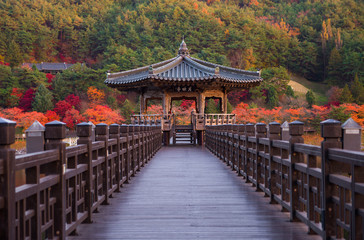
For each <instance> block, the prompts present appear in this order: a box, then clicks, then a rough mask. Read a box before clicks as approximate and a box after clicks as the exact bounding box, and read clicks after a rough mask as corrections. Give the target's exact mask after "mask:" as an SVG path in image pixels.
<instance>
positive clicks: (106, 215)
mask: <svg viewBox="0 0 364 240" xmlns="http://www.w3.org/2000/svg"><path fill="white" fill-rule="evenodd" d="M101 208H102V209H100V212H99V213H97V214H95V215H94V217H95V218H94V219H95V221H94V223H92V224H81V225H80V226H79V227H78V236H70V237H68V239H72V240H76V239H77V240H78V239H170V240H172V239H225V240H228V239H229V240H231V239H285V240H287V239H295V240H298V239H320V237H318V236H315V235H308V234H307V227H306V226H305V225H304V224H303V223H292V222H289V215H288V213H284V212H281V211H280V209H281V208H280V206H279V205H271V204H268V198H264V197H263V194H262V193H260V192H255V188H252V187H251V185H250V184H246V183H245V182H244V180H243V179H242V178H241V177H238V176H237V175H236V173H234V172H232V171H231V170H230V168H228V167H227V166H226V165H225V164H224V163H223V162H221V161H220V160H218V159H217V158H216V157H215V156H214V155H212V154H211V153H210V152H208V151H207V150H205V149H204V148H203V147H198V146H191V145H186V146H171V147H163V148H162V149H161V150H160V151H159V152H158V153H157V154H156V155H155V157H154V158H153V159H152V160H151V161H150V162H149V163H148V164H147V165H146V166H145V167H144V169H143V171H141V172H140V173H138V174H137V176H136V177H135V178H132V181H131V184H127V185H124V187H123V188H122V190H121V193H114V196H113V198H112V199H111V204H110V205H107V206H101Z"/></svg>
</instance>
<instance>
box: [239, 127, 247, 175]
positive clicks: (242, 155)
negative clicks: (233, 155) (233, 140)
mask: <svg viewBox="0 0 364 240" xmlns="http://www.w3.org/2000/svg"><path fill="white" fill-rule="evenodd" d="M244 144H245V125H244V124H240V125H238V156H237V161H238V174H239V176H244V174H243V173H242V171H244V169H243V166H244V159H245V146H244Z"/></svg>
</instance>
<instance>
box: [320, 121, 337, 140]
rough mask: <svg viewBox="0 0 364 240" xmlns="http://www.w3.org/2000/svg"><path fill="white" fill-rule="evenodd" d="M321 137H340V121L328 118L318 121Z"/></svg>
mask: <svg viewBox="0 0 364 240" xmlns="http://www.w3.org/2000/svg"><path fill="white" fill-rule="evenodd" d="M320 125H321V137H323V138H340V137H341V136H342V130H341V122H340V121H337V120H334V119H328V120H325V121H323V122H321V123H320Z"/></svg>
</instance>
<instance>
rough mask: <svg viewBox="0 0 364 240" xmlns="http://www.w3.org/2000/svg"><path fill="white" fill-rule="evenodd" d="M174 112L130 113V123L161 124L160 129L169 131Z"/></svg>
mask: <svg viewBox="0 0 364 240" xmlns="http://www.w3.org/2000/svg"><path fill="white" fill-rule="evenodd" d="M173 119H174V114H141V115H132V116H131V123H132V124H146V125H161V128H162V131H170V130H171V129H172V127H173Z"/></svg>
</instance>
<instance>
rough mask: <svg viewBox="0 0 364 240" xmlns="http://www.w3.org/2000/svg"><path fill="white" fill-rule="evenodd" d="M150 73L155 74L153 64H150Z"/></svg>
mask: <svg viewBox="0 0 364 240" xmlns="http://www.w3.org/2000/svg"><path fill="white" fill-rule="evenodd" d="M148 73H149V74H154V70H153V66H152V65H150V66H149V69H148Z"/></svg>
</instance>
